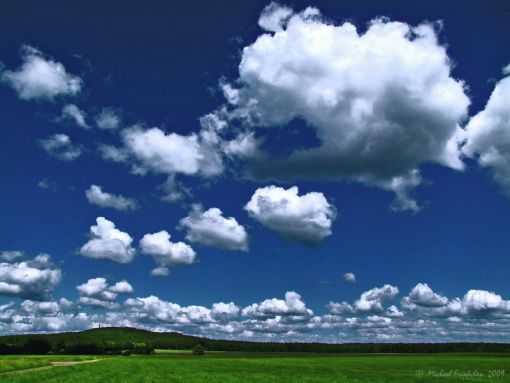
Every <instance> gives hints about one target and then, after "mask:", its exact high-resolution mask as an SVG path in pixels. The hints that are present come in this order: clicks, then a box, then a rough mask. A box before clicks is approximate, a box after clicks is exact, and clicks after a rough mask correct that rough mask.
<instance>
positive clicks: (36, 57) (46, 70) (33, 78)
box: [0, 45, 82, 101]
mask: <svg viewBox="0 0 510 383" xmlns="http://www.w3.org/2000/svg"><path fill="white" fill-rule="evenodd" d="M21 58H22V59H23V64H22V65H21V67H19V68H18V70H17V71H11V70H6V71H4V72H3V73H1V74H0V81H2V82H5V83H7V84H8V85H10V86H11V87H12V88H13V89H14V90H15V91H16V92H17V93H18V96H19V98H21V99H22V100H47V101H53V100H54V99H55V98H56V97H58V96H73V95H75V94H77V93H78V92H79V91H80V90H81V87H82V80H81V78H80V77H78V76H74V75H72V74H69V73H67V72H66V70H65V68H64V65H62V64H61V63H59V62H56V61H53V60H52V59H51V58H50V57H48V56H46V55H44V54H43V53H42V52H41V51H40V50H38V49H36V48H34V47H32V46H30V45H23V46H22V47H21ZM0 69H1V68H0Z"/></svg>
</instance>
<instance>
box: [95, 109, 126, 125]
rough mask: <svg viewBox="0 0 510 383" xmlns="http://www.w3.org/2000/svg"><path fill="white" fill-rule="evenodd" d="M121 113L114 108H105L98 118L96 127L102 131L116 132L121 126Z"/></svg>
mask: <svg viewBox="0 0 510 383" xmlns="http://www.w3.org/2000/svg"><path fill="white" fill-rule="evenodd" d="M121 122H122V121H121V118H120V113H119V112H118V111H116V110H115V109H113V108H103V110H102V111H101V113H99V114H98V115H97V116H96V126H97V127H98V128H99V129H102V130H115V129H118V128H119V127H120V124H121Z"/></svg>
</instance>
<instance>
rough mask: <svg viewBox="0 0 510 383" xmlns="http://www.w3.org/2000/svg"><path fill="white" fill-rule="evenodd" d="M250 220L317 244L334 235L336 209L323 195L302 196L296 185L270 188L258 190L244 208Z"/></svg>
mask: <svg viewBox="0 0 510 383" xmlns="http://www.w3.org/2000/svg"><path fill="white" fill-rule="evenodd" d="M244 208H245V210H246V211H247V212H248V214H249V215H250V217H252V218H253V219H255V220H257V221H259V222H260V223H261V224H262V225H264V226H267V227H269V228H270V229H273V230H275V231H277V232H278V233H280V234H281V235H282V236H284V237H287V238H291V239H295V240H298V241H302V242H308V243H318V242H320V241H321V240H322V239H323V238H325V237H327V236H329V235H331V225H332V223H333V221H334V220H335V217H336V210H335V207H334V206H333V205H331V204H330V203H329V202H328V201H327V200H326V197H324V195H323V194H322V193H317V192H311V193H307V194H304V195H301V196H300V195H299V190H298V188H297V187H296V186H294V187H291V188H289V189H284V188H281V187H276V186H267V187H264V188H259V189H257V190H256V191H255V193H254V194H253V196H252V197H251V199H250V201H249V202H248V203H247V204H246V206H245V207H244Z"/></svg>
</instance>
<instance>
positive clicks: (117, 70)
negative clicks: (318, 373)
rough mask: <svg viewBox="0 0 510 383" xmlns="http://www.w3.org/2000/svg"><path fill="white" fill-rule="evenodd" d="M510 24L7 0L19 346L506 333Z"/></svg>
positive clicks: (370, 5)
mask: <svg viewBox="0 0 510 383" xmlns="http://www.w3.org/2000/svg"><path fill="white" fill-rule="evenodd" d="M509 16H510V6H509V5H508V4H506V3H505V2H503V1H493V2H491V3H490V4H487V3H486V2H482V1H469V2H427V3H426V4H425V3H424V4H418V5H417V4H412V5H411V4H408V3H407V2H403V1H396V2H391V4H390V3H386V4H385V3H383V2H377V3H376V2H370V1H366V2H359V1H358V2H355V3H354V2H352V3H348V2H343V3H338V2H329V1H324V2H320V1H319V2H294V3H290V2H287V3H280V4H277V3H268V2H257V1H253V2H249V3H248V4H246V3H245V4H240V3H238V2H222V3H220V4H214V5H212V4H205V3H201V2H187V3H182V4H178V3H174V4H170V3H167V2H152V3H151V4H150V6H148V5H146V4H142V3H140V2H128V4H126V3H124V2H123V3H122V4H121V3H120V2H109V3H108V4H102V5H95V6H94V7H92V6H90V5H89V4H87V2H77V3H75V4H73V5H72V6H70V5H69V4H66V3H65V2H58V1H54V2H50V3H49V4H45V5H44V6H43V5H41V4H38V3H37V2H30V1H27V2H22V3H19V2H6V3H4V4H2V5H1V6H0V47H1V49H0V145H2V150H1V151H0V176H1V177H2V185H3V187H2V188H1V189H0V201H1V202H0V204H1V205H0V206H1V212H2V217H3V219H2V220H1V221H0V226H1V227H0V232H1V233H2V235H1V236H0V254H1V256H0V257H1V259H0V332H2V333H16V332H27V331H38V332H39V331H42V332H45V331H63V330H79V329H83V328H88V327H94V326H97V325H98V324H102V325H129V326H136V327H144V328H149V329H154V330H159V331H164V330H177V331H183V332H186V333H194V334H203V335H207V336H214V337H222V338H226V337H231V338H236V339H263V340H268V339H272V340H278V341H284V340H323V341H364V340H371V339H374V337H377V339H379V340H381V341H416V340H418V341H434V340H444V339H451V340H489V341H491V340H498V341H500V340H502V339H504V340H508V339H509V338H510V333H509V332H508V325H509V323H510V322H509V320H510V301H509V300H507V299H510V291H509V288H508V282H507V280H508V278H507V276H506V274H507V273H506V270H508V267H509V266H510V261H509V259H508V255H507V254H508V251H509V248H510V242H509V240H508V228H507V225H506V222H507V219H508V216H509V213H510V203H509V202H510V200H509V195H510V172H509V171H508V169H509V165H510V155H509V154H508V153H509V149H510V144H509V142H510V102H509V100H510V97H508V96H509V95H510V79H509V78H508V76H507V75H508V74H509V73H510V66H508V65H509V64H510V53H509V52H508V49H506V47H507V46H508V43H509V37H508V36H510V27H509V25H508V22H507V20H508V17H509ZM346 273H352V274H353V275H350V274H349V276H346V275H345V274H346ZM489 329H490V330H489Z"/></svg>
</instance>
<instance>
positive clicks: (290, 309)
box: [242, 291, 313, 318]
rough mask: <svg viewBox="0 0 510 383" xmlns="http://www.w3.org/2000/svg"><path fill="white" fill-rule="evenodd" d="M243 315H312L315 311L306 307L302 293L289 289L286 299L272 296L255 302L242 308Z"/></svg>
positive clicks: (259, 316)
mask: <svg viewBox="0 0 510 383" xmlns="http://www.w3.org/2000/svg"><path fill="white" fill-rule="evenodd" d="M242 315H243V316H246V317H253V318H266V317H268V318H269V317H274V316H311V315H313V311H312V310H310V309H308V308H306V305H305V303H304V302H303V300H302V299H301V295H299V294H298V293H296V292H295V291H287V292H286V293H285V300H282V299H277V298H272V299H266V300H264V301H262V302H261V303H253V304H252V305H249V306H246V307H245V308H243V310H242Z"/></svg>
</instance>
